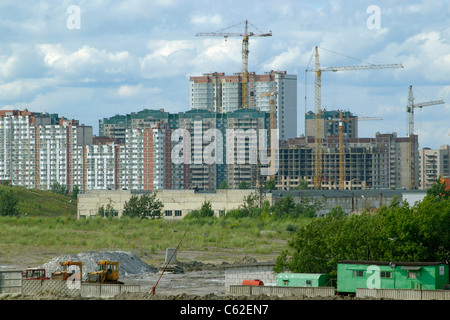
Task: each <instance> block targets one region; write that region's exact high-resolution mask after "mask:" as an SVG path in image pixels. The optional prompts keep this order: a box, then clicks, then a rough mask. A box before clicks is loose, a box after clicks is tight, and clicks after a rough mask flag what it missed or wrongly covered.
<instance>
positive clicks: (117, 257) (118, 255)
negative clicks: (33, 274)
mask: <svg viewBox="0 0 450 320" xmlns="http://www.w3.org/2000/svg"><path fill="white" fill-rule="evenodd" d="M68 260H72V261H74V262H75V261H81V262H82V263H83V266H82V270H83V278H86V277H87V274H88V272H92V271H95V270H97V262H99V261H101V260H109V261H119V277H126V276H133V275H148V274H154V273H156V272H157V271H158V270H157V268H155V267H152V266H149V265H148V264H146V263H145V262H143V261H142V260H141V259H139V258H138V257H137V256H136V255H135V254H134V253H133V252H125V251H112V252H108V251H101V252H95V251H88V252H81V253H76V254H64V255H61V256H58V257H55V258H53V259H52V260H50V261H49V262H47V263H45V264H44V265H42V266H41V268H45V270H46V272H47V274H51V273H52V272H55V271H59V269H60V263H61V262H64V261H68Z"/></svg>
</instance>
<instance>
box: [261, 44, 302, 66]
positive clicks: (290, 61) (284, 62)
mask: <svg viewBox="0 0 450 320" xmlns="http://www.w3.org/2000/svg"><path fill="white" fill-rule="evenodd" d="M300 54H301V50H300V48H299V47H295V48H290V47H289V48H288V49H287V51H284V52H282V53H281V54H279V55H278V56H276V57H275V58H273V59H270V60H269V61H267V62H266V63H265V64H264V65H263V67H264V69H266V70H287V69H291V68H292V66H295V65H296V64H298V62H299V61H300ZM289 67H291V68H289Z"/></svg>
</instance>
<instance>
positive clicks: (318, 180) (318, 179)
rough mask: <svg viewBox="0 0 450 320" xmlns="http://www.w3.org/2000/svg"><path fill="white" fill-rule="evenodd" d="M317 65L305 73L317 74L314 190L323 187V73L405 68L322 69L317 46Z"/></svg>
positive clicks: (383, 66) (387, 65) (354, 67)
mask: <svg viewBox="0 0 450 320" xmlns="http://www.w3.org/2000/svg"><path fill="white" fill-rule="evenodd" d="M314 57H315V64H314V70H309V69H308V68H307V69H306V70H305V72H314V73H315V89H314V99H315V102H314V106H315V116H314V129H315V131H314V132H315V137H314V138H315V140H314V155H315V159H314V188H315V189H320V188H321V186H322V137H321V135H322V122H321V119H322V107H321V86H322V83H321V82H322V80H321V79H322V72H326V71H333V72H337V71H349V70H367V69H386V68H403V65H401V64H378V65H375V64H369V65H361V66H347V67H326V68H321V67H320V62H319V48H318V47H317V46H316V47H315V50H314Z"/></svg>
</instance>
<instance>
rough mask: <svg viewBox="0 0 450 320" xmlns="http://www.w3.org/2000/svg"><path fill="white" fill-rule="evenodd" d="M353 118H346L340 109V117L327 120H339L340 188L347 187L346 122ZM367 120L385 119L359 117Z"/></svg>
mask: <svg viewBox="0 0 450 320" xmlns="http://www.w3.org/2000/svg"><path fill="white" fill-rule="evenodd" d="M352 120H353V119H352V118H344V117H343V116H342V111H339V118H333V119H329V120H327V121H339V189H340V190H344V188H345V168H344V167H345V155H344V122H350V121H352ZM360 120H362V121H365V120H383V119H382V118H375V117H358V121H360Z"/></svg>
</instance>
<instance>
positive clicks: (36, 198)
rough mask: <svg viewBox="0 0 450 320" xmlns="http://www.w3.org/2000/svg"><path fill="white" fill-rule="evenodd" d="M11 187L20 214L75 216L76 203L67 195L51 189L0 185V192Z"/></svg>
mask: <svg viewBox="0 0 450 320" xmlns="http://www.w3.org/2000/svg"><path fill="white" fill-rule="evenodd" d="M6 188H12V189H13V190H14V192H15V194H16V197H17V200H18V204H17V209H18V210H19V212H20V213H21V214H25V213H26V214H27V215H39V216H49V217H57V216H66V215H71V216H76V213H77V203H76V201H74V200H73V201H71V200H72V199H71V198H70V197H68V196H65V195H61V194H56V193H54V192H51V191H43V190H35V189H27V188H25V187H16V186H14V187H9V186H4V185H0V192H2V191H3V190H5V189H6Z"/></svg>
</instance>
